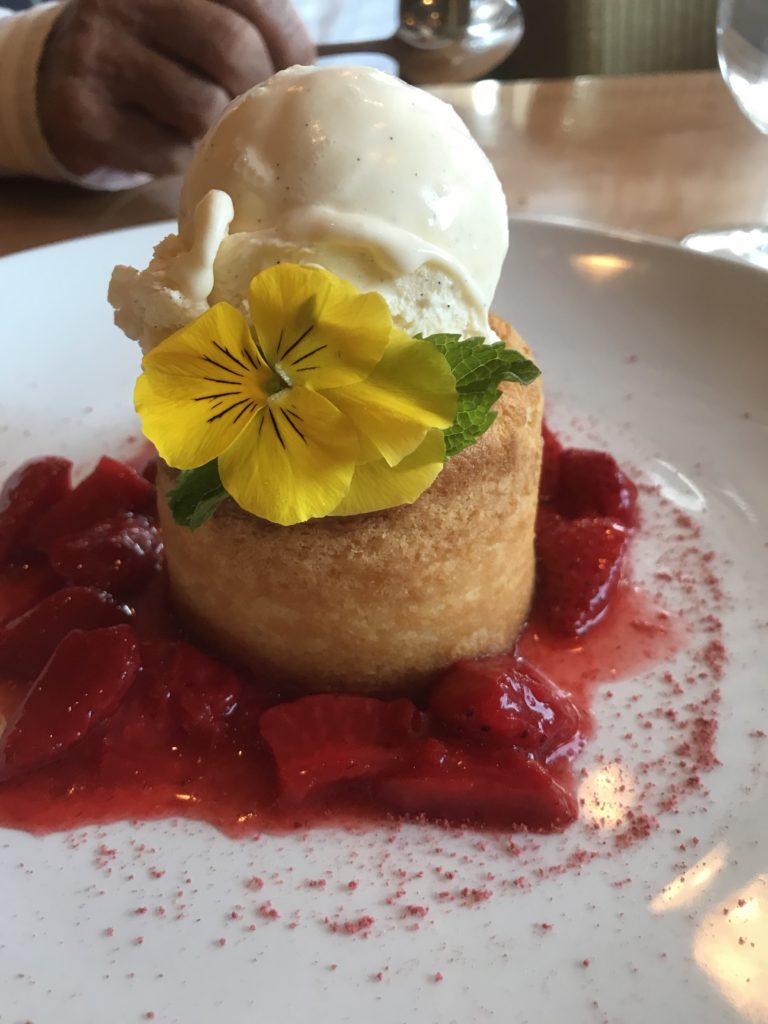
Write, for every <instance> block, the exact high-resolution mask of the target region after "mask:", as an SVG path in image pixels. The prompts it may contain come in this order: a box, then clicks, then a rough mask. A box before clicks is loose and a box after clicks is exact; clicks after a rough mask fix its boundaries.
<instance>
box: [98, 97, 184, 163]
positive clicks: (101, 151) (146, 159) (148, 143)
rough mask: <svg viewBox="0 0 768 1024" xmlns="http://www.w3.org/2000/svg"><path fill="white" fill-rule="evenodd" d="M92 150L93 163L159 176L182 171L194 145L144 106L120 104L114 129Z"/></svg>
mask: <svg viewBox="0 0 768 1024" xmlns="http://www.w3.org/2000/svg"><path fill="white" fill-rule="evenodd" d="M92 149H93V152H92V153H91V154H90V157H91V162H92V164H93V165H94V166H104V167H109V168H111V169H113V170H118V171H144V172H145V173H147V174H152V175H154V176H160V175H164V174H178V173H180V172H181V171H183V170H184V169H185V168H186V166H187V164H188V163H189V161H190V158H191V156H192V151H193V146H192V144H191V143H190V142H188V141H187V140H186V139H184V138H182V137H181V136H180V135H179V133H178V132H176V131H174V130H173V129H172V128H167V127H166V126H165V125H162V124H158V123H157V122H156V121H154V120H152V118H151V117H149V116H148V115H147V114H145V113H144V112H143V111H141V110H135V109H132V108H129V107H121V108H119V109H115V110H113V111H112V118H111V130H110V131H109V132H108V133H104V134H103V135H102V138H101V139H99V141H98V143H97V144H95V145H94V146H93V147H92Z"/></svg>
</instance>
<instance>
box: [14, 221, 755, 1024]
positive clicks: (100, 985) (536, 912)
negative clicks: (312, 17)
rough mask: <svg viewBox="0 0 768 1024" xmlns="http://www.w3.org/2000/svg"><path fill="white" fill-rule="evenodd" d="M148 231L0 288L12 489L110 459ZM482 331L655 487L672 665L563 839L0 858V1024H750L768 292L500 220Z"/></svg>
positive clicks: (335, 837) (169, 835)
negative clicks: (711, 746)
mask: <svg viewBox="0 0 768 1024" xmlns="http://www.w3.org/2000/svg"><path fill="white" fill-rule="evenodd" d="M162 233H163V232H162V226H160V227H158V226H153V227H143V228H139V229H136V230H132V231H125V232H118V233H115V234H108V235H102V236H99V237H94V238H85V239H82V240H80V241H75V242H71V243H67V244H64V245H58V246H53V247H49V248H44V249H38V250H36V251H32V252H28V253H24V254H21V255H18V256H14V257H11V258H9V259H6V260H3V261H2V262H1V263H0V294H1V295H2V299H3V317H2V359H3V373H2V375H0V431H1V432H0V438H2V448H1V449H0V455H1V457H2V470H3V474H4V473H5V472H6V471H7V470H9V469H10V468H12V467H13V466H15V465H16V464H17V463H19V462H20V461H22V460H23V459H25V458H27V457H29V456H31V455H35V454H38V453H43V452H59V453H62V454H66V455H69V456H73V457H75V458H76V459H78V460H79V461H81V462H87V461H88V460H91V459H93V458H94V457H95V456H96V455H97V454H99V453H100V452H102V451H108V452H113V453H118V454H123V453H125V452H126V450H128V449H129V448H130V444H128V443H127V441H126V439H127V438H128V437H129V435H131V434H132V433H135V431H136V423H135V420H134V417H133V414H132V411H131V405H130V395H131V387H132V382H133V378H134V376H135V374H136V371H137V367H138V356H137V353H136V351H134V348H133V346H132V345H131V344H130V343H128V342H127V341H125V340H124V339H123V338H122V337H121V336H120V334H119V333H118V332H117V331H116V330H115V328H114V327H113V326H112V324H111V316H110V310H109V309H108V307H107V304H106V301H105V292H106V287H107V281H108V278H109V274H110V270H111V267H112V265H113V264H114V263H116V262H128V263H133V264H134V265H137V266H142V265H144V263H145V262H146V259H147V257H148V255H149V252H150V248H151V245H152V243H153V242H154V241H156V240H157V239H158V238H159V237H160V235H161V234H162ZM497 308H498V311H499V312H500V313H502V314H504V315H506V316H507V317H508V318H509V319H511V320H512V321H513V322H514V323H515V324H516V325H517V326H518V327H519V328H520V330H521V332H522V333H523V334H524V335H525V336H526V337H527V338H528V339H529V340H530V341H531V343H532V344H533V345H534V346H535V348H536V350H537V353H538V356H539V360H540V362H541V364H542V366H543V367H544V370H545V373H546V380H547V385H548V394H549V399H550V406H551V408H550V414H551V418H552V420H553V422H554V423H555V425H556V426H558V427H560V428H561V429H563V431H564V432H565V434H566V436H567V437H568V438H570V439H571V440H573V439H577V440H583V441H589V442H590V443H592V442H596V443H604V444H607V445H608V446H610V448H611V449H612V450H613V451H614V452H615V453H617V454H618V455H619V456H620V457H621V458H622V460H624V461H626V462H628V463H630V464H632V465H633V466H634V467H635V468H636V471H637V473H638V474H639V476H640V478H641V479H642V480H643V481H644V482H645V483H646V484H647V485H648V486H647V487H646V488H645V490H644V494H643V507H644V515H645V529H644V531H643V534H642V536H641V537H640V539H639V540H638V542H637V545H636V550H635V556H634V557H635V575H636V577H637V579H638V580H639V582H641V583H642V584H643V585H644V586H645V588H646V589H648V590H650V591H651V592H653V593H657V594H658V600H659V601H660V602H661V603H662V604H664V605H665V606H666V607H669V608H672V609H674V608H682V609H683V613H684V615H685V618H686V622H687V624H688V625H687V632H686V634H685V641H684V644H683V649H682V650H681V651H680V652H679V653H678V654H677V655H676V657H675V660H674V662H673V663H672V664H670V665H669V666H662V667H656V668H655V669H652V670H651V671H649V672H647V673H644V674H643V675H641V676H638V677H637V678H630V679H624V680H621V679H617V680H615V681H614V682H613V683H612V684H611V685H610V686H609V687H603V689H602V690H601V691H600V693H599V694H598V697H597V699H596V701H595V709H596V713H597V716H598V723H599V727H598V731H597V735H596V737H595V739H594V741H593V742H592V744H591V745H590V747H589V748H588V750H587V752H586V754H585V755H584V756H583V758H582V760H581V762H580V764H579V767H580V769H582V775H583V783H582V784H583V790H582V793H583V796H584V799H585V806H584V813H583V820H582V822H580V823H579V824H578V825H577V826H576V827H574V828H573V829H572V830H570V831H569V832H568V833H567V834H566V835H565V836H563V837H557V836H549V837H543V838H537V839H526V838H525V837H522V838H521V837H517V839H516V840H515V843H514V844H512V845H511V844H510V841H509V837H507V836H490V835H485V836H484V835H480V834H478V833H464V834H462V833H461V832H445V831H441V830H439V829H437V828H432V827H429V828H417V827H412V826H410V827H402V828H392V829H380V830H374V831H371V832H363V833H361V834H354V835H351V834H348V833H339V832H337V831H331V832H321V831H318V832H315V833H309V834H300V835H296V836H284V837H269V836H264V837H261V838H258V839H255V840H252V841H247V842H233V841H231V840H229V839H226V838H224V837H223V836H221V835H219V834H218V833H217V832H215V831H214V830H213V829H211V828H209V827H207V826H204V825H197V824H194V823H185V822H160V823H152V824H141V823H138V824H121V825H115V826H110V827H108V828H104V829H98V828H90V829H85V830H83V831H82V832H80V833H77V834H75V835H52V836H48V837H46V838H44V839H39V838H32V837H30V836H28V835H25V834H21V833H17V832H9V831H5V832H0V893H2V897H1V899H2V904H1V906H2V913H0V1020H1V1021H2V1022H3V1024H21V1022H24V1021H33V1022H34V1024H49V1022H54V1021H55V1022H56V1024H96V1022H97V1021H103V1020H109V1021H113V1022H116V1024H129V1022H130V1024H132V1022H139V1021H142V1020H151V1019H154V1020H155V1021H157V1022H159V1024H160V1022H162V1024H170V1022H179V1024H210V1022H211V1021H214V1020H220V1021H222V1022H227V1024H240V1022H242V1024H245V1022H252V1021H269V1022H275V1024H300V1022H301V1024H310V1022H316V1021H321V1020H322V1021H334V1022H336V1021H338V1022H342V1021H349V1022H355V1024H358V1022H360V1021H361V1020H365V1021H367V1022H369V1024H399V1022H408V1024H410V1022H417V1021H418V1022H419V1024H430V1022H440V1024H448V1022H451V1021H456V1022H461V1024H469V1022H472V1024H474V1022H481V1021H485V1020H489V1021H490V1020H497V1021H505V1022H510V1021H513V1022H520V1024H522V1022H525V1021H531V1022H536V1024H541V1022H548V1021H561V1020H567V1021H570V1022H572V1024H581V1022H584V1024H586V1022H590V1024H591V1022H598V1021H605V1022H612V1024H613V1022H627V1024H633V1022H638V1024H647V1022H648V1021H649V1020H653V1021H658V1022H669V1024H673V1022H674V1024H677V1022H682V1021H698V1022H702V1024H704V1022H711V1024H727V1022H733V1021H742V1020H749V1021H765V1020H768V824H766V807H768V765H767V764H766V760H767V755H768V740H764V739H762V738H761V737H760V736H759V735H756V734H757V733H759V732H760V731H761V730H762V729H763V728H765V729H766V731H768V687H766V665H767V664H768V571H766V570H767V569H768V551H767V550H766V541H767V540H768V531H767V524H768V471H767V470H768V336H767V334H768V331H767V330H766V325H768V277H766V276H764V275H763V274H762V273H761V272H759V271H753V270H749V269H747V268H744V267H740V266H736V265H733V264H729V263H725V262H719V261H717V260H711V259H708V258H706V257H701V256H698V255H696V254H692V253H688V252H684V251H682V250H678V249H676V248H673V247H666V246H661V245H655V244H650V243H647V242H641V241H631V240H621V239H618V238H611V237H608V236H605V235H599V234H596V233H592V232H588V231H583V230H575V229H567V228H564V227H562V226H558V225H553V224H536V223H526V222H515V223H513V225H512V244H511V249H510V255H509V258H508V260H507V263H506V267H505V270H504V275H503V278H502V283H501V286H500V289H499V294H498V300H497ZM686 517H687V518H686ZM699 532H700V535H699V536H697V534H698V533H699ZM708 551H712V552H714V554H713V555H712V556H709V555H707V552H708ZM707 566H710V567H711V569H712V572H713V574H714V575H713V578H712V579H710V580H709V581H707V582H703V579H704V576H705V574H706V569H707ZM719 581H721V582H722V586H721V584H720V582H719ZM707 616H709V618H708V617H707ZM708 629H709V630H710V631H711V633H710V635H709V639H708V634H707V630H708ZM712 638H714V640H715V641H719V640H720V639H722V640H723V641H724V642H725V645H726V647H727V650H728V661H727V663H726V665H725V670H724V673H723V677H722V680H721V682H720V691H721V697H722V699H721V703H720V706H719V713H718V710H717V707H716V706H715V703H714V700H713V698H712V690H713V689H714V687H715V682H716V680H714V679H713V671H714V669H716V668H717V663H718V659H719V657H720V653H719V651H720V649H719V647H717V646H715V647H711V646H710V647H709V648H707V646H706V645H707V643H710V642H711V640H712ZM665 670H666V671H667V672H668V673H669V674H668V675H667V676H666V678H665V675H664V673H665ZM678 684H679V685H678ZM676 690H679V691H680V692H679V693H678V692H676ZM610 693H612V694H613V696H609V694H610ZM692 705H693V706H695V707H694V708H693V709H692V707H691V706H692ZM715 714H718V717H719V733H718V739H717V755H718V758H719V761H720V766H718V767H715V768H714V769H713V770H712V771H710V772H708V773H706V774H705V775H702V776H701V777H700V779H699V780H698V786H697V785H696V783H697V780H696V778H695V774H696V773H695V772H692V771H691V766H690V765H691V762H690V756H691V755H690V750H688V751H687V752H686V750H685V749H684V748H683V747H682V746H679V744H684V743H685V742H689V744H690V742H691V737H692V736H693V733H692V732H691V730H692V729H694V730H695V721H696V718H697V717H699V718H701V720H702V721H703V722H704V723H705V725H706V720H708V719H709V718H711V717H713V716H714V715H715ZM676 747H679V750H678V753H677V754H676V753H674V750H675V748H676ZM657 759H658V763H656V761H657ZM692 777H693V778H692ZM691 778H692V784H691V785H690V786H688V787H687V786H686V779H689V781H690V780H691ZM633 804H634V808H632V805H633ZM598 805H599V806H598ZM662 806H663V807H665V808H666V809H663V810H662V809H660V807H662ZM628 807H629V808H630V809H634V813H635V814H636V815H637V817H636V818H635V819H629V823H630V826H631V827H630V828H628V825H627V822H628V819H627V818H626V816H625V814H626V809H627V808H628ZM642 815H649V817H643V816H642ZM632 828H634V829H635V831H640V832H642V831H643V830H647V831H648V832H649V833H650V834H649V836H648V837H647V838H646V839H644V840H642V841H638V842H630V841H629V840H630V839H631V838H632ZM621 837H623V838H621ZM254 876H258V877H259V878H261V879H262V880H263V883H264V884H263V888H261V889H259V890H257V889H256V888H254V887H253V886H255V885H256V884H257V883H253V886H252V887H250V888H249V887H248V886H247V885H246V882H247V880H248V879H251V878H253V877H254ZM350 883H357V884H356V885H354V884H352V885H350ZM142 908H145V909H144V910H143V912H142ZM419 908H421V909H419ZM272 910H274V911H275V913H276V914H277V915H279V916H274V915H273V914H272V913H271V911H272ZM369 917H370V918H372V919H373V920H372V921H368V922H367V923H366V922H365V919H366V918H369ZM361 919H362V920H361ZM220 940H225V941H224V942H221V941H220ZM438 979H441V980H438ZM151 1015H154V1016H151Z"/></svg>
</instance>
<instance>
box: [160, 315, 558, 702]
mask: <svg viewBox="0 0 768 1024" xmlns="http://www.w3.org/2000/svg"><path fill="white" fill-rule="evenodd" d="M491 326H492V328H493V329H494V330H495V332H496V334H497V335H499V337H501V338H502V339H503V340H504V341H505V342H506V343H507V344H508V345H511V346H514V347H515V348H518V349H519V350H521V351H522V352H523V353H524V354H529V353H528V350H527V348H526V346H525V345H524V343H523V342H522V341H521V339H520V338H519V337H518V336H517V335H516V334H515V332H514V331H513V330H512V328H511V327H510V326H509V325H508V324H506V323H505V322H504V321H502V320H500V319H498V318H496V317H491ZM502 391H503V393H502V397H501V399H500V400H499V401H498V403H497V405H496V411H497V413H498V415H497V418H496V420H495V422H494V423H493V426H492V427H491V428H490V430H488V431H487V433H486V434H484V436H483V437H482V438H480V440H479V441H478V442H477V443H476V444H475V445H473V446H471V447H470V448H467V449H465V450H464V451H463V452H461V453H460V454H459V455H457V456H455V457H454V458H452V459H450V460H449V461H448V463H447V464H446V467H445V469H444V470H443V472H442V473H441V474H440V475H439V476H438V478H437V480H436V481H435V483H434V484H433V485H432V486H431V487H430V488H429V490H427V491H426V492H425V493H424V494H423V495H422V496H421V497H420V498H419V499H418V500H417V501H416V502H414V503H413V504H411V505H401V506H398V507H396V508H391V509H387V510H385V511H383V512H376V513H370V514H367V515H361V516H352V517H348V518H347V517H327V518H324V519H317V520H312V521H310V522H307V523H300V524H298V525H295V526H288V527H285V526H278V525H275V524H273V523H269V522H266V521H264V520H262V519H258V518H256V517H254V516H252V515H250V514H248V513H246V512H244V511H242V510H241V509H240V508H238V506H237V505H236V504H235V503H234V502H233V501H231V500H230V501H227V502H225V503H224V504H223V505H222V506H221V507H220V508H219V509H218V511H217V512H216V514H215V515H214V516H213V518H211V519H210V520H209V521H208V522H207V523H205V524H204V525H203V526H201V527H200V528H199V529H197V530H190V529H188V528H187V527H184V526H180V525H178V524H177V523H176V522H175V521H174V518H173V516H172V515H171V514H170V511H169V509H168V506H167V503H166V500H165V495H166V494H167V492H168V491H169V490H170V489H171V488H172V487H173V485H174V482H175V477H176V473H175V471H174V470H171V469H169V468H167V467H165V466H161V468H160V471H159V474H158V493H159V503H160V520H161V523H162V526H163V534H164V538H165V545H166V553H167V560H168V570H169V574H170V580H171V587H172V592H173V597H174V600H175V602H176V603H177V605H178V607H179V609H180V610H181V611H182V613H183V614H184V615H185V617H186V618H187V620H188V621H189V623H190V625H191V626H192V628H193V629H194V632H195V633H196V635H198V636H201V637H203V638H204V639H206V640H207V641H208V642H209V643H210V644H211V645H212V646H214V647H215V648H216V649H218V650H220V651H222V652H224V653H225V654H226V655H227V656H228V657H229V658H230V659H233V660H235V661H236V662H239V663H241V664H243V665H244V666H246V667H247V668H248V669H250V670H251V671H253V672H257V673H262V674H264V673H266V674H267V675H268V676H269V677H270V678H273V679H274V681H275V682H276V683H277V684H278V685H280V686H284V687H286V688H289V689H296V690H300V691H312V690H337V691H341V690H346V691H358V692H371V693H374V692H375V693H381V692H386V693H395V692H405V691H408V692H413V691H414V690H416V689H418V688H419V687H420V686H423V685H424V684H425V683H427V682H429V681H430V680H431V679H432V678H433V677H434V676H435V675H436V674H438V673H439V672H440V671H442V670H443V669H445V668H447V667H448V666H449V665H451V664H453V662H455V661H457V660H458V659H460V658H472V657H478V656H482V655H487V654H497V653H500V652H502V651H506V650H509V649H510V648H511V647H512V645H513V644H514V641H515V638H516V637H517V634H518V633H519V631H520V629H521V627H522V625H523V623H524V622H525V619H526V617H527V614H528V609H529V605H530V600H531V594H532V590H533V583H534V568H535V566H534V527H535V518H536V507H537V500H538V483H539V473H540V466H541V416H542V404H543V399H542V391H541V386H540V383H539V382H538V381H537V382H536V383H535V384H532V385H530V386H527V387H523V386H521V385H519V384H503V385H502Z"/></svg>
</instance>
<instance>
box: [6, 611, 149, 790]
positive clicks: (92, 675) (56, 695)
mask: <svg viewBox="0 0 768 1024" xmlns="http://www.w3.org/2000/svg"><path fill="white" fill-rule="evenodd" d="M138 668H139V645H138V642H137V640H136V637H135V635H134V633H133V630H132V629H131V628H130V626H110V627H109V628H107V629H94V630H89V631H81V630H75V631H73V632H71V633H69V634H68V636H66V637H65V639H64V640H62V641H61V643H60V644H59V646H58V647H57V648H56V651H55V652H54V654H53V657H52V658H51V660H50V661H49V662H48V664H47V665H46V666H45V668H44V669H43V671H42V672H41V673H40V675H39V676H38V677H37V679H36V680H35V682H34V683H33V684H32V687H31V689H30V691H29V694H28V695H27V697H26V699H25V700H24V702H23V703H22V705H21V707H20V708H19V709H18V711H17V712H16V714H15V715H14V716H13V717H12V718H11V720H10V721H9V722H8V725H7V728H6V731H5V732H4V733H3V737H2V742H0V778H2V777H3V776H7V775H10V774H14V773H16V772H19V771H23V770H26V769H29V768H35V767H37V766H38V765H43V764H46V763H47V762H49V761H52V760H54V759H55V758H57V757H59V756H60V755H61V754H63V753H65V752H66V751H67V750H68V749H69V748H70V747H71V746H72V745H73V744H75V743H77V742H78V741H79V740H81V739H82V738H83V737H84V736H85V735H86V734H87V733H89V732H90V731H91V730H92V729H93V728H94V727H95V726H97V725H98V724H99V723H100V722H102V721H103V720H104V719H105V718H107V717H108V716H109V715H111V714H112V713H113V712H114V711H115V709H116V708H117V706H118V705H119V704H120V701H121V700H122V699H123V697H124V696H125V694H126V693H127V691H128V689H129V687H130V686H131V684H132V683H133V680H134V677H135V675H136V672H137V670H138Z"/></svg>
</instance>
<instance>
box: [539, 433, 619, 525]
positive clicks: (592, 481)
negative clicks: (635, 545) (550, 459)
mask: <svg viewBox="0 0 768 1024" xmlns="http://www.w3.org/2000/svg"><path fill="white" fill-rule="evenodd" d="M554 508H555V511H556V512H559V513H560V514H561V515H564V516H567V517H568V518H569V519H577V518H582V517H585V516H608V517H609V518H610V519H617V520H618V521H619V522H620V523H623V524H624V525H625V526H633V525H634V523H635V518H636V510H637V488H636V487H635V485H634V484H633V483H632V481H631V480H630V479H629V477H628V476H627V475H626V473H624V472H623V471H622V470H621V469H619V466H618V464H617V462H616V460H615V459H614V457H613V456H612V455H609V454H608V452H598V451H589V450H587V449H585V448H566V449H565V450H564V451H563V452H562V453H561V454H560V461H559V480H558V487H557V494H556V497H555V501H554Z"/></svg>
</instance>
